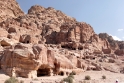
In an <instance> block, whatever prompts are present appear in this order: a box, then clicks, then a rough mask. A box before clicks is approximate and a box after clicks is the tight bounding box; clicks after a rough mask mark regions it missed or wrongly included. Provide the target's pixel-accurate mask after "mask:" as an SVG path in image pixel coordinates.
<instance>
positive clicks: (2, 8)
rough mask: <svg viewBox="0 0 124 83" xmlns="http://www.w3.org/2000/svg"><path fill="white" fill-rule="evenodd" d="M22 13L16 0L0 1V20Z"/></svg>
mask: <svg viewBox="0 0 124 83" xmlns="http://www.w3.org/2000/svg"><path fill="white" fill-rule="evenodd" d="M21 15H24V12H23V11H22V10H21V8H20V7H19V5H18V3H17V2H16V0H1V1H0V22H1V21H4V20H6V19H7V18H10V17H18V16H21Z"/></svg>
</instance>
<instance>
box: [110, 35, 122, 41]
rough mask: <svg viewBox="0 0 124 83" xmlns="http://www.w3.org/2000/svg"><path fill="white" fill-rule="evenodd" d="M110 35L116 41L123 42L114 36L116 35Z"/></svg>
mask: <svg viewBox="0 0 124 83" xmlns="http://www.w3.org/2000/svg"><path fill="white" fill-rule="evenodd" d="M109 35H110V36H112V37H113V39H114V40H118V41H122V40H121V39H120V38H119V37H117V36H114V35H111V34H109ZM123 38H124V37H123Z"/></svg>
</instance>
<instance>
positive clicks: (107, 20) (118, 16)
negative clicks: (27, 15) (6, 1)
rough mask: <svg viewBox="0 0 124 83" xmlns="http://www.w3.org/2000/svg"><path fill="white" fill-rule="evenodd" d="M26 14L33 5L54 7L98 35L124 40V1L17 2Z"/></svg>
mask: <svg viewBox="0 0 124 83" xmlns="http://www.w3.org/2000/svg"><path fill="white" fill-rule="evenodd" d="M17 2H18V3H19V5H20V7H21V8H22V10H23V11H24V12H27V11H28V9H29V8H30V7H31V6H32V5H36V4H37V5H41V6H43V7H46V8H47V7H53V8H55V9H57V10H61V11H62V12H64V13H65V14H67V15H69V16H71V17H74V18H76V19H77V21H80V22H86V23H88V24H90V25H91V26H92V27H93V29H94V31H95V32H96V33H97V34H98V33H104V32H106V33H108V34H110V35H111V36H113V38H114V39H118V40H119V39H120V40H124V0H17Z"/></svg>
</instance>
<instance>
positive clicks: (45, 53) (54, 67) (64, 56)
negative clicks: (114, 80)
mask: <svg viewBox="0 0 124 83" xmlns="http://www.w3.org/2000/svg"><path fill="white" fill-rule="evenodd" d="M10 2H11V3H10ZM0 3H1V4H2V5H4V6H1V7H0V10H1V11H2V13H1V16H3V17H4V15H6V17H5V18H4V19H1V21H2V22H0V31H1V33H0V60H1V62H0V68H2V70H4V72H5V73H6V74H8V75H9V76H18V77H28V78H36V77H37V76H45V75H48V76H52V75H69V74H70V73H71V72H72V71H73V72H76V73H77V74H78V73H80V72H82V71H87V70H98V71H101V70H104V69H105V70H109V71H112V72H114V71H115V70H116V69H114V66H112V67H110V66H111V64H114V65H115V66H117V68H118V70H116V71H115V72H119V71H121V69H122V68H123V66H121V67H119V65H116V64H117V62H116V60H118V59H119V57H118V56H117V55H123V54H124V52H123V42H122V41H120V42H119V41H115V40H113V38H112V37H111V36H109V35H107V34H106V33H101V34H99V35H97V34H96V33H95V32H94V30H93V28H92V27H91V26H90V25H89V24H87V23H85V22H78V21H76V20H75V19H74V18H72V17H69V16H67V15H65V14H64V13H62V12H61V11H59V10H55V9H54V8H52V7H48V8H44V7H42V6H39V5H35V6H32V7H31V8H30V9H29V10H28V14H26V15H24V13H23V12H22V11H21V9H20V8H19V6H18V4H17V3H16V1H15V0H4V1H1V2H0ZM3 8H4V10H5V11H3ZM7 8H8V9H7ZM4 13H5V14H4ZM8 14H9V15H8ZM10 17H11V18H10ZM114 59H115V60H114ZM121 60H122V59H121ZM120 63H121V62H120ZM120 63H118V64H120ZM106 66H107V67H109V68H106ZM119 68H120V69H119Z"/></svg>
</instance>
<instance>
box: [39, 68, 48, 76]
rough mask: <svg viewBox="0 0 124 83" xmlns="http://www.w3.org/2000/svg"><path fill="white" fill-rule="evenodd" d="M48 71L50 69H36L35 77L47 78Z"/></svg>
mask: <svg viewBox="0 0 124 83" xmlns="http://www.w3.org/2000/svg"><path fill="white" fill-rule="evenodd" d="M49 71H50V69H47V68H45V69H38V70H37V77H41V76H49Z"/></svg>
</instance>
